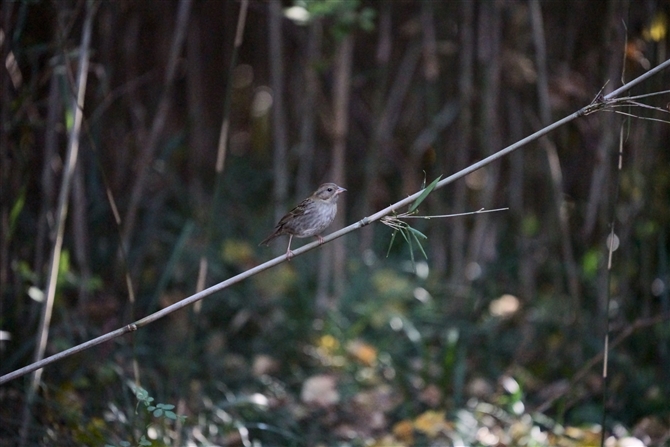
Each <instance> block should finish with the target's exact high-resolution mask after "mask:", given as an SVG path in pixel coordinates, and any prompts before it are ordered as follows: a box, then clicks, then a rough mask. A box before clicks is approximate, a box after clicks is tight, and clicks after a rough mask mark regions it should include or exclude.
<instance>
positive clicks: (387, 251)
mask: <svg viewBox="0 0 670 447" xmlns="http://www.w3.org/2000/svg"><path fill="white" fill-rule="evenodd" d="M396 233H398V230H393V234H392V235H391V242H390V243H389V249H388V250H386V257H387V258H388V257H389V253H391V247H392V246H393V241H395V235H396Z"/></svg>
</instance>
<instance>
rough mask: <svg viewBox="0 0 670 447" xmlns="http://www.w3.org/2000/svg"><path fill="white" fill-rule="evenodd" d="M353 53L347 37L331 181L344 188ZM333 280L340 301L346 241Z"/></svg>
mask: <svg viewBox="0 0 670 447" xmlns="http://www.w3.org/2000/svg"><path fill="white" fill-rule="evenodd" d="M353 53H354V37H353V35H352V34H349V35H347V37H345V38H344V39H343V40H342V42H340V47H339V48H338V53H337V59H336V66H335V86H334V89H333V97H334V116H335V140H334V142H333V160H332V162H333V165H332V173H333V174H332V178H333V181H334V182H335V183H337V184H338V185H344V184H345V183H346V182H345V174H344V159H345V153H346V148H347V135H348V133H349V97H350V93H351V65H352V60H353ZM346 203H347V197H346V196H345V197H342V196H340V199H339V204H338V207H339V209H340V211H339V212H338V213H337V216H336V217H335V225H336V227H337V228H341V227H343V226H344V217H345V210H346ZM333 253H334V256H333V261H334V263H333V280H334V287H335V297H336V298H337V299H339V298H340V297H341V296H342V293H343V292H344V279H345V278H344V267H345V262H346V253H345V247H344V239H339V240H337V241H335V243H334V244H333Z"/></svg>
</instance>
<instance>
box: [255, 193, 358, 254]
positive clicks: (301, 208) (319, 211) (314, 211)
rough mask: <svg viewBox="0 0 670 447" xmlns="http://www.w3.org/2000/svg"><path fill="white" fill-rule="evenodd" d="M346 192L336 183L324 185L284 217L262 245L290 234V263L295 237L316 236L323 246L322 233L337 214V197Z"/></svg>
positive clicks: (288, 251)
mask: <svg viewBox="0 0 670 447" xmlns="http://www.w3.org/2000/svg"><path fill="white" fill-rule="evenodd" d="M344 191H346V189H344V188H341V187H339V186H337V185H336V184H335V183H324V184H323V185H321V186H319V189H317V190H316V191H314V193H313V194H312V195H311V196H309V197H307V198H306V199H305V200H303V201H302V202H300V205H298V206H296V207H295V208H293V209H292V210H291V211H289V212H288V214H286V215H285V216H284V217H282V218H281V219H280V220H279V223H278V224H277V226H275V230H274V231H273V232H272V234H271V235H270V236H268V237H267V238H265V239H264V240H263V242H261V243H260V245H268V243H269V242H270V241H271V240H272V239H274V238H276V237H279V236H281V235H282V234H288V248H287V249H286V259H288V260H289V261H290V260H291V258H292V257H293V252H292V251H291V241H292V240H293V236H295V237H300V238H302V237H310V236H316V237H317V238H318V239H319V243H321V244H323V238H322V237H321V232H322V231H323V230H325V229H326V228H328V226H329V225H330V224H331V223H333V220H334V219H335V214H337V196H339V195H340V194H342V193H343V192H344Z"/></svg>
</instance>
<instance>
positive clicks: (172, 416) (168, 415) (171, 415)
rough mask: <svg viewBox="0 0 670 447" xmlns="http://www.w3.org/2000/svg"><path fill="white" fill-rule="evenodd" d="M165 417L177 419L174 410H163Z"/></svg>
mask: <svg viewBox="0 0 670 447" xmlns="http://www.w3.org/2000/svg"><path fill="white" fill-rule="evenodd" d="M165 417H166V418H169V419H172V420H176V419H177V415H176V414H175V412H174V411H169V410H168V411H166V412H165Z"/></svg>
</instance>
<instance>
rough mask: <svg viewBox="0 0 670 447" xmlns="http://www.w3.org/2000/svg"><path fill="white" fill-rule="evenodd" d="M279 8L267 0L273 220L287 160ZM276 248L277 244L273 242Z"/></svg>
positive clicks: (281, 205) (281, 202)
mask: <svg viewBox="0 0 670 447" xmlns="http://www.w3.org/2000/svg"><path fill="white" fill-rule="evenodd" d="M282 20H283V18H282V12H281V2H280V0H270V24H269V27H270V32H269V33H268V39H269V42H268V44H269V45H268V46H269V48H270V84H271V85H272V92H273V99H272V103H273V104H272V141H273V145H274V149H273V169H274V182H275V185H274V202H275V221H279V219H281V217H282V216H283V215H284V212H285V209H286V197H287V196H288V161H287V159H286V158H287V149H286V147H287V141H286V140H287V133H286V119H285V116H286V113H285V107H284V59H283V48H282V46H283V44H284V43H283V36H282ZM275 248H276V249H277V250H278V249H279V246H278V245H275Z"/></svg>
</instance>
